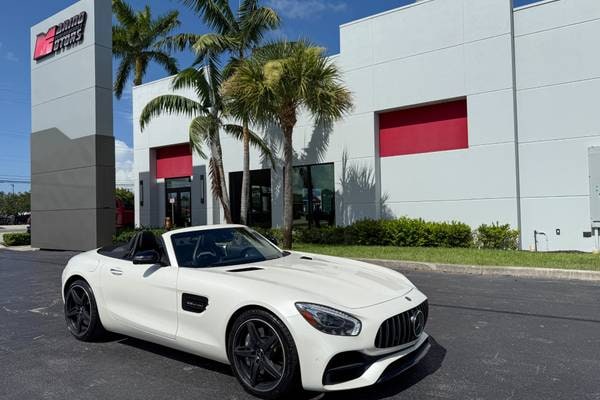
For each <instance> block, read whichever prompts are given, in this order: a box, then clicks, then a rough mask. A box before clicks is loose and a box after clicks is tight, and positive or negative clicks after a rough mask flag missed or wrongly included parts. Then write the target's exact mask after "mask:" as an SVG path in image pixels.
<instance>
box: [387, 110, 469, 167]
mask: <svg viewBox="0 0 600 400" xmlns="http://www.w3.org/2000/svg"><path fill="white" fill-rule="evenodd" d="M468 147H469V135H468V121H467V100H466V99H463V100H458V101H450V102H446V103H439V104H433V105H427V106H421V107H413V108H409V109H404V110H398V111H392V112H386V113H382V114H379V155H380V156H381V157H392V156H400V155H405V154H418V153H430V152H434V151H445V150H457V149H466V148H468Z"/></svg>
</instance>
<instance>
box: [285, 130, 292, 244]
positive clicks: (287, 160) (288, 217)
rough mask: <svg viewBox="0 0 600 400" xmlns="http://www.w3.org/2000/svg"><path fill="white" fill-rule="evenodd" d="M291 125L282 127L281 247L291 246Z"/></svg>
mask: <svg viewBox="0 0 600 400" xmlns="http://www.w3.org/2000/svg"><path fill="white" fill-rule="evenodd" d="M293 129H294V128H293V127H292V126H287V127H283V157H284V168H285V172H284V179H283V181H284V186H283V248H284V249H291V248H292V225H293V223H294V193H293V190H292V189H293V187H292V179H293V168H294V166H293V161H294V148H293V145H292V133H293Z"/></svg>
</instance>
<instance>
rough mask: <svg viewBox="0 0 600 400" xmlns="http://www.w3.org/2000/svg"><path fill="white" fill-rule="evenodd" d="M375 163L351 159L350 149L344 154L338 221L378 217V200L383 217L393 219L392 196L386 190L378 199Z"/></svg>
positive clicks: (337, 194) (345, 222)
mask: <svg viewBox="0 0 600 400" xmlns="http://www.w3.org/2000/svg"><path fill="white" fill-rule="evenodd" d="M376 179H377V178H376V176H375V172H374V169H373V167H372V166H370V165H365V164H363V163H361V162H358V161H350V160H349V156H348V151H347V150H344V153H343V154H342V171H341V176H340V180H339V190H337V191H336V197H337V198H338V201H337V202H336V203H337V210H336V212H337V215H338V223H339V224H341V225H349V224H352V223H353V222H356V221H359V220H362V219H373V218H377V217H378V215H377V207H376V205H377V201H379V207H380V210H381V211H380V212H381V215H380V217H381V218H382V219H393V218H394V214H393V213H392V211H391V209H390V208H389V207H388V206H387V204H386V203H387V200H388V199H389V195H388V194H387V193H382V194H381V198H380V199H379V200H378V196H377V190H378V189H377V180H376Z"/></svg>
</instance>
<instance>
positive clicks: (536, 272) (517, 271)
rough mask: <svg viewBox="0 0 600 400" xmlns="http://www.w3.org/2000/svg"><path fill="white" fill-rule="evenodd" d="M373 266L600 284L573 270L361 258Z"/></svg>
mask: <svg viewBox="0 0 600 400" xmlns="http://www.w3.org/2000/svg"><path fill="white" fill-rule="evenodd" d="M358 260H359V261H364V262H367V263H371V264H377V265H381V266H383V267H387V268H391V269H394V270H398V271H400V272H403V271H423V272H442V273H449V274H463V275H496V276H514V277H519V278H538V279H561V280H580V281H593V282H600V272H597V271H580V270H572V269H552V268H531V267H493V266H492V267H483V266H478V265H472V266H471V265H450V264H433V263H424V262H414V261H396V260H379V259H366V258H360V259H358Z"/></svg>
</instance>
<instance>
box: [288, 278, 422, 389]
mask: <svg viewBox="0 0 600 400" xmlns="http://www.w3.org/2000/svg"><path fill="white" fill-rule="evenodd" d="M410 298H411V300H407V299H406V298H405V297H404V296H403V297H401V298H398V299H394V300H391V301H388V302H385V303H382V304H378V305H375V306H371V307H366V308H364V309H356V310H342V311H345V312H350V313H351V314H353V315H354V316H356V317H357V318H359V319H360V320H361V322H362V331H361V333H360V334H359V335H358V336H355V337H345V336H332V335H327V334H325V333H322V332H320V331H318V330H316V329H315V328H313V327H312V326H310V325H309V324H308V323H307V322H306V321H305V320H304V318H302V316H300V315H297V316H293V317H288V326H289V328H290V331H291V333H292V335H293V337H294V340H295V342H296V348H297V350H298V357H299V359H300V370H301V377H302V386H303V387H304V388H305V389H306V390H313V391H321V392H328V391H337V390H349V389H357V388H361V387H365V386H371V385H373V384H376V383H379V382H383V381H386V380H389V379H392V378H394V377H396V376H398V375H399V374H401V373H402V372H404V371H406V370H407V369H408V368H410V367H412V366H414V365H415V364H417V363H418V362H419V361H420V360H421V359H422V358H423V357H425V355H426V354H427V352H428V351H429V349H430V347H431V345H430V344H429V336H428V335H427V334H426V333H423V334H421V336H419V337H418V338H417V339H416V340H415V341H414V342H411V343H408V344H406V345H402V346H398V347H394V348H386V349H378V348H376V347H375V337H376V335H377V331H378V329H379V326H380V325H381V323H382V322H383V321H385V320H386V319H388V318H390V317H392V316H394V315H397V314H399V313H402V312H404V311H406V310H409V309H412V308H414V307H415V306H416V305H418V304H421V303H422V302H423V301H425V300H426V297H425V295H423V294H422V293H420V292H419V291H418V290H417V289H414V290H412V291H411V292H410ZM346 355H348V357H346ZM340 358H342V359H343V360H340ZM336 367H337V370H336Z"/></svg>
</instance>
